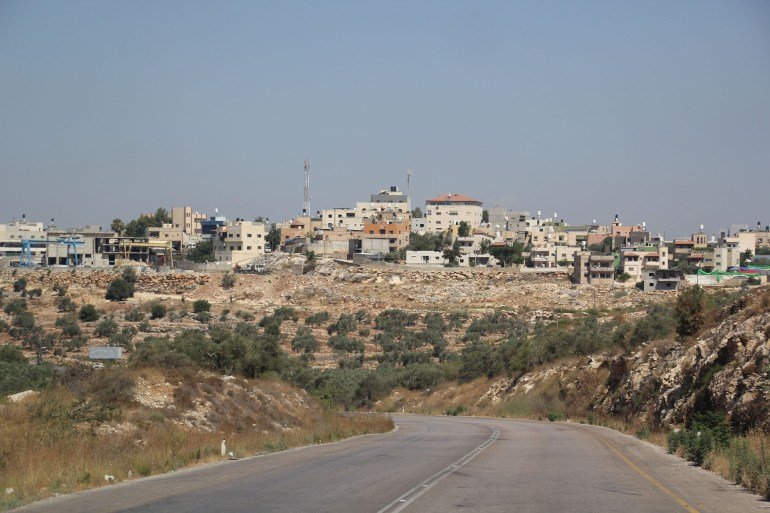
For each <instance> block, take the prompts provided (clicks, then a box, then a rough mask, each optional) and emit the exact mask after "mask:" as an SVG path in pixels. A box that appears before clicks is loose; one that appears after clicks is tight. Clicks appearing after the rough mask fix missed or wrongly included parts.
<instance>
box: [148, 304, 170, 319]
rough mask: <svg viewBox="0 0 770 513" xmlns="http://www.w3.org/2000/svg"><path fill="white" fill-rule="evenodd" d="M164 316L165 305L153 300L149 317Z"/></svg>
mask: <svg viewBox="0 0 770 513" xmlns="http://www.w3.org/2000/svg"><path fill="white" fill-rule="evenodd" d="M165 316H166V305H164V304H163V303H160V302H155V303H153V304H152V306H150V318H151V319H162V318H164V317H165Z"/></svg>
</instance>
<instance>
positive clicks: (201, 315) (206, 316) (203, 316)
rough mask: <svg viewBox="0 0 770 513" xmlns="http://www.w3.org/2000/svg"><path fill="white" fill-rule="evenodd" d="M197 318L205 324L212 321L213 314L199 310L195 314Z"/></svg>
mask: <svg viewBox="0 0 770 513" xmlns="http://www.w3.org/2000/svg"><path fill="white" fill-rule="evenodd" d="M195 319H196V320H197V321H198V322H200V323H203V324H208V323H209V322H211V314H210V313H209V312H198V313H197V314H195Z"/></svg>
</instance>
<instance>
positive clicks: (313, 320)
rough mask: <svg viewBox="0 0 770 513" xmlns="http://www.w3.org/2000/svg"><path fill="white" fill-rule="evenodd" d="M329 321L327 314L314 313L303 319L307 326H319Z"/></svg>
mask: <svg viewBox="0 0 770 513" xmlns="http://www.w3.org/2000/svg"><path fill="white" fill-rule="evenodd" d="M328 320H329V312H327V311H323V312H316V313H314V314H312V315H309V316H308V317H307V318H306V319H305V324H307V325H308V326H319V325H321V324H323V323H325V322H326V321H328Z"/></svg>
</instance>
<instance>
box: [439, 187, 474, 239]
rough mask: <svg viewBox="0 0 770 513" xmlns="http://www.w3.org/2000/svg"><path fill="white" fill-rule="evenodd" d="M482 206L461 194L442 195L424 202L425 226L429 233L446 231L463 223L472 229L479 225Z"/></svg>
mask: <svg viewBox="0 0 770 513" xmlns="http://www.w3.org/2000/svg"><path fill="white" fill-rule="evenodd" d="M482 216H483V205H482V202H481V201H478V200H475V199H473V198H471V197H468V196H465V195H463V194H444V195H441V196H437V197H435V198H433V199H429V200H428V201H426V202H425V226H426V229H427V231H429V232H434V233H437V232H443V231H447V230H448V229H449V227H450V226H457V225H459V224H460V223H461V222H463V221H465V222H466V223H468V225H469V226H470V227H471V229H473V228H478V227H479V226H480V225H481V219H482Z"/></svg>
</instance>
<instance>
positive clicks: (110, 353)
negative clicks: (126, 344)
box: [88, 346, 123, 360]
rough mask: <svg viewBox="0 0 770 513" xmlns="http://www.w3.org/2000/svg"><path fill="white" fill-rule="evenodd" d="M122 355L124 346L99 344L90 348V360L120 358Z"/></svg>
mask: <svg viewBox="0 0 770 513" xmlns="http://www.w3.org/2000/svg"><path fill="white" fill-rule="evenodd" d="M121 356H123V348H122V347H110V346H97V347H91V348H89V349H88V359H89V360H119V359H120V357H121Z"/></svg>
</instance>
